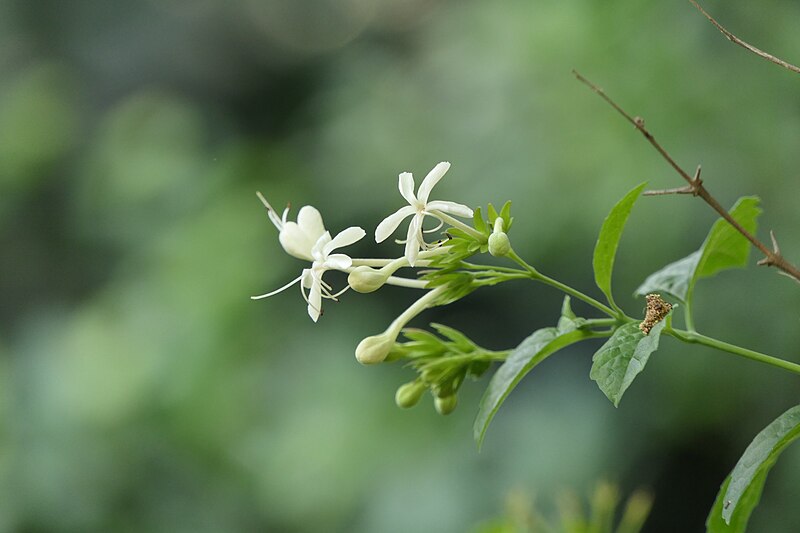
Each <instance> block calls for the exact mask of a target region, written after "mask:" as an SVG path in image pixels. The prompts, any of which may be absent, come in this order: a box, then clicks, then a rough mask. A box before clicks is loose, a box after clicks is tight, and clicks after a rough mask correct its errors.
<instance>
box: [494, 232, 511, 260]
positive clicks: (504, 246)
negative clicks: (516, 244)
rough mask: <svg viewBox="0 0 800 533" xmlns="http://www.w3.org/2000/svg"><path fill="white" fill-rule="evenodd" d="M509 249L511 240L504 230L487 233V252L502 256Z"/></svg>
mask: <svg viewBox="0 0 800 533" xmlns="http://www.w3.org/2000/svg"><path fill="white" fill-rule="evenodd" d="M510 251H511V241H510V240H508V235H506V233H505V232H504V231H501V232H499V233H492V234H491V235H489V253H490V254H492V255H493V256H495V257H503V256H504V255H506V254H507V253H508V252H510Z"/></svg>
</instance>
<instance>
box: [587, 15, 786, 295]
mask: <svg viewBox="0 0 800 533" xmlns="http://www.w3.org/2000/svg"><path fill="white" fill-rule="evenodd" d="M689 1H690V2H692V3H694V4H695V5H697V4H696V3H695V2H694V0H689ZM697 7H698V8H700V6H697ZM701 11H702V9H701ZM798 72H800V69H798ZM572 73H573V74H574V75H575V77H576V78H577V79H578V81H580V82H581V83H583V84H584V85H586V86H587V87H589V88H590V89H591V90H592V91H593V92H594V93H596V94H597V95H599V96H600V97H601V98H602V99H603V100H605V101H606V103H607V104H608V105H610V106H611V107H612V108H614V110H615V111H616V112H617V113H619V114H620V115H622V116H623V117H624V118H625V120H627V121H628V122H629V123H630V124H632V125H633V126H635V127H636V129H637V130H639V133H641V134H642V136H643V137H644V138H645V139H647V142H649V143H650V145H651V146H652V147H653V148H655V150H656V151H657V152H658V153H659V154H661V157H662V158H664V160H665V161H666V162H667V163H668V164H669V166H671V167H672V168H673V169H674V170H675V172H677V173H678V174H679V175H680V176H681V178H683V179H684V181H686V183H687V185H685V186H683V187H679V188H677V189H666V190H664V191H647V192H646V193H645V194H648V195H651V196H653V195H662V194H691V195H693V196H699V197H700V198H701V199H702V200H703V201H704V202H705V203H707V204H708V205H709V207H711V208H712V209H713V210H714V211H716V212H717V213H719V215H720V216H721V217H722V218H724V219H725V220H726V221H727V222H728V224H730V225H731V226H733V228H734V229H735V230H736V231H738V232H739V233H740V234H741V235H742V236H744V238H746V239H747V240H748V241H750V243H751V244H752V245H753V246H755V247H756V248H758V249H759V250H760V251H761V252H762V253H763V254H764V255H765V256H766V257H765V258H764V259H762V260H761V261H759V262H758V264H759V265H768V266H775V267H776V268H778V269H779V270H782V271H783V272H785V273H786V274H788V275H789V277H791V278H793V279H795V280H796V281H798V282H800V268H797V267H796V266H794V265H793V264H792V263H790V262H789V261H787V260H786V259H784V258H783V256H782V255H781V254H780V253H779V252H776V251H772V250H770V249H769V248H768V247H767V245H766V244H764V243H763V242H761V241H759V240H758V239H757V238H756V237H755V235H753V234H752V233H750V232H749V231H747V230H746V229H745V228H744V227H742V225H741V224H739V222H737V221H736V219H734V218H733V217H732V216H731V214H730V213H728V211H726V210H725V208H724V207H722V205H721V204H720V203H719V201H717V199H716V198H714V197H713V196H712V195H711V193H710V192H708V189H706V188H705V187H704V186H703V180H702V179H700V170H701V169H700V166H699V165H698V167H697V169H696V170H695V172H694V176H691V175H690V174H689V173H688V172H686V170H684V169H683V167H681V166H680V165H679V164H678V163H677V162H676V161H675V159H674V158H673V157H672V156H671V155H670V154H669V152H667V150H666V149H665V148H664V147H663V146H661V144H660V143H659V142H658V141H657V140H656V138H655V136H653V134H652V133H650V131H649V130H648V129H647V128H645V126H644V119H642V118H641V117H639V116H637V117H636V118H634V117H633V116H631V115H630V114H628V112H627V111H625V110H624V109H623V108H622V107H621V106H620V105H619V104H617V103H616V102H615V101H614V100H612V99H611V97H610V96H608V95H607V94H606V93H605V92H604V91H603V89H601V88H600V87H598V86H597V85H595V84H594V83H592V82H590V81H589V80H587V79H586V78H584V77H583V76H582V75H581V74H579V73H578V71H576V70H574V69H573V71H572ZM775 244H776V242H775V241H774V239H773V247H774V246H775Z"/></svg>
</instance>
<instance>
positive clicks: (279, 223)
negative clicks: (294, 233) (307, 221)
mask: <svg viewBox="0 0 800 533" xmlns="http://www.w3.org/2000/svg"><path fill="white" fill-rule="evenodd" d="M256 196H258V199H259V200H261V203H262V204H264V207H266V208H267V216H268V217H269V220H270V222H272V224H273V225H274V226H275V227H276V228H278V231H281V230H282V229H283V224H284V223H285V222H286V215H287V213H288V208H287V211H284V212H283V220H281V219H280V218H279V217H278V213H276V212H275V210H274V209H273V208H272V206H271V205H269V202H267V199H266V198H264V195H262V194H261V192H259V191H256Z"/></svg>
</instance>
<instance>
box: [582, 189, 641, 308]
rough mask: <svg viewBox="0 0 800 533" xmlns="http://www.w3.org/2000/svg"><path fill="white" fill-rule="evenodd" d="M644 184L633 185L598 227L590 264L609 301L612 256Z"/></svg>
mask: <svg viewBox="0 0 800 533" xmlns="http://www.w3.org/2000/svg"><path fill="white" fill-rule="evenodd" d="M645 185H647V184H646V183H642V184H640V185H638V186H636V187H634V188H633V189H631V190H630V191H629V192H628V194H626V195H625V196H624V197H623V198H622V200H620V201H619V202H617V204H616V205H615V206H614V207H613V208H612V209H611V212H610V213H609V214H608V216H607V217H606V219H605V220H604V221H603V227H602V228H600V235H599V237H598V238H597V244H596V245H595V248H594V259H593V261H592V266H593V267H594V279H595V283H597V286H598V287H599V288H600V290H601V291H603V294H605V295H606V297H607V298H608V300H609V302H612V301H613V298H612V296H611V273H612V271H613V269H614V257H615V256H616V255H617V247H618V246H619V240H620V237H621V236H622V230H624V229H625V223H626V222H627V221H628V217H629V216H630V214H631V209H633V204H634V203H636V200H637V199H638V198H639V195H641V193H642V189H644V187H645Z"/></svg>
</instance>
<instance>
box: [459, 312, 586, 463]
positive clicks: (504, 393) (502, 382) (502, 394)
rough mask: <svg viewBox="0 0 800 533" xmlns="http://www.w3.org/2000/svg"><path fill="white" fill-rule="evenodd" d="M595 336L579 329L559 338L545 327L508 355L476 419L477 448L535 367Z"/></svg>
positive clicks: (555, 330)
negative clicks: (511, 394)
mask: <svg viewBox="0 0 800 533" xmlns="http://www.w3.org/2000/svg"><path fill="white" fill-rule="evenodd" d="M592 336H595V335H594V334H593V333H591V332H589V331H582V330H577V331H572V332H570V333H566V334H564V335H559V333H558V330H557V329H556V328H543V329H539V330H536V331H535V332H534V333H533V334H532V335H531V336H530V337H528V338H527V339H525V340H524V341H522V342H521V343H520V345H519V346H517V348H516V349H515V350H514V351H513V352H511V354H509V356H508V359H506V362H505V363H503V366H501V367H500V368H499V369H498V370H497V372H495V374H494V376H492V379H491V381H490V382H489V386H488V387H487V388H486V392H485V393H484V394H483V398H482V399H481V404H480V407H479V409H478V416H477V417H476V418H475V424H474V426H473V436H474V437H475V441H476V442H477V443H478V447H479V448H480V446H481V444H483V438H484V437H485V436H486V430H487V429H488V427H489V424H490V423H491V421H492V418H494V415H495V414H496V413H497V410H498V409H500V406H501V405H502V403H503V402H504V401H505V399H506V398H507V397H508V395H509V394H510V393H511V391H512V390H513V389H514V387H516V386H517V383H519V382H520V381H521V380H522V378H524V377H525V375H526V374H527V373H528V372H530V371H531V370H532V369H533V367H535V366H536V365H538V364H539V363H541V362H542V361H544V360H545V359H546V358H547V357H548V356H550V355H552V354H554V353H555V352H557V351H558V350H560V349H562V348H564V347H566V346H569V345H570V344H573V343H575V342H578V341H581V340H583V339H586V338H589V337H592Z"/></svg>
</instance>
